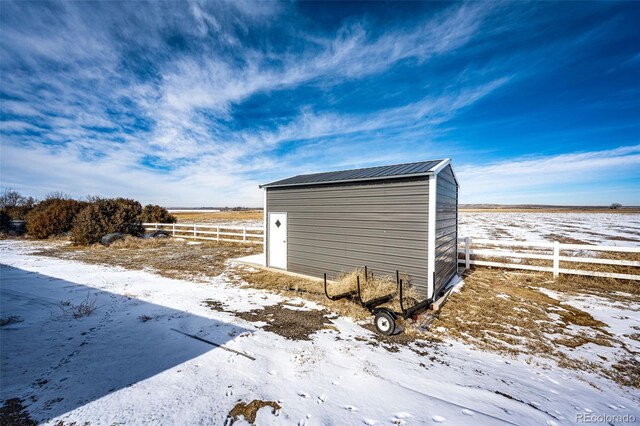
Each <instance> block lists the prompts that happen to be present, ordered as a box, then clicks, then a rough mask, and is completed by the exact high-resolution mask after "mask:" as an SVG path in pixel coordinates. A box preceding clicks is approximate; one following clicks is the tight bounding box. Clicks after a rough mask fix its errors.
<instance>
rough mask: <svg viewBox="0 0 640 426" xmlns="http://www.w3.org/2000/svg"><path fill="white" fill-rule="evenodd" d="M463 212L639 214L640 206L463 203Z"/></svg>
mask: <svg viewBox="0 0 640 426" xmlns="http://www.w3.org/2000/svg"><path fill="white" fill-rule="evenodd" d="M459 209H460V211H461V212H472V213H614V214H633V213H635V214H638V213H640V207H637V206H633V207H624V206H623V207H621V208H618V209H611V208H609V207H608V206H545V205H491V204H461V205H460V206H459Z"/></svg>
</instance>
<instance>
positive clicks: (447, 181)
mask: <svg viewBox="0 0 640 426" xmlns="http://www.w3.org/2000/svg"><path fill="white" fill-rule="evenodd" d="M436 187H437V193H436V259H435V269H436V279H435V285H434V294H435V295H437V294H438V292H439V291H440V290H441V289H442V287H443V286H444V285H446V284H447V283H448V282H449V280H450V279H451V278H452V277H453V276H454V275H455V274H456V273H457V266H458V254H457V247H458V185H457V184H456V181H455V178H454V177H453V172H452V170H451V166H450V165H449V166H447V167H445V168H444V169H443V170H442V171H441V172H440V173H438V177H437V184H436Z"/></svg>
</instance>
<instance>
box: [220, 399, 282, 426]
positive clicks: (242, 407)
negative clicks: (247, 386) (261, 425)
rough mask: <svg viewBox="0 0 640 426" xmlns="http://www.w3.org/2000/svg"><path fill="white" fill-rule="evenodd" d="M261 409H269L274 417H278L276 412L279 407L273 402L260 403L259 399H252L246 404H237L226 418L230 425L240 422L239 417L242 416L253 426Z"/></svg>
mask: <svg viewBox="0 0 640 426" xmlns="http://www.w3.org/2000/svg"><path fill="white" fill-rule="evenodd" d="M262 407H271V409H272V413H273V414H274V415H276V416H277V415H278V412H279V411H280V408H281V407H280V405H279V404H278V403H277V402H275V401H261V400H259V399H254V400H253V401H251V402H249V403H248V404H246V403H244V402H238V403H237V404H236V405H235V406H234V407H233V408H232V409H231V411H230V412H229V415H228V417H227V418H228V419H229V420H231V423H233V422H236V421H238V420H240V416H242V417H244V418H245V420H246V421H247V422H249V423H250V424H255V421H256V416H257V414H258V410H260V409H261V408H262ZM231 423H230V424H231Z"/></svg>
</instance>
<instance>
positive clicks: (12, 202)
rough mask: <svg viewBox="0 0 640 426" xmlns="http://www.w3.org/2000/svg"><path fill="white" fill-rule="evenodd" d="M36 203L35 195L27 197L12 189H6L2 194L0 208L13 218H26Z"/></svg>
mask: <svg viewBox="0 0 640 426" xmlns="http://www.w3.org/2000/svg"><path fill="white" fill-rule="evenodd" d="M35 204H36V200H35V199H34V198H33V197H25V196H23V195H22V194H20V193H19V192H18V191H14V190H12V189H5V190H4V192H3V193H2V194H1V195H0V209H1V210H4V212H5V213H6V214H7V215H8V216H9V218H11V219H15V220H22V219H24V218H25V217H26V216H27V213H29V211H31V209H32V208H33V207H34V205H35Z"/></svg>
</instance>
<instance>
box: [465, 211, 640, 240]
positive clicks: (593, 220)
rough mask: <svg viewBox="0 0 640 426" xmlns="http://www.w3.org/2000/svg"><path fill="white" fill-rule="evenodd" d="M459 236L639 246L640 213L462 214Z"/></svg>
mask: <svg viewBox="0 0 640 426" xmlns="http://www.w3.org/2000/svg"><path fill="white" fill-rule="evenodd" d="M459 235H460V236H462V237H472V238H490V239H501V240H520V241H560V242H568V243H576V244H605V245H616V246H636V247H637V246H640V214H619V213H494V212H482V213H473V212H460V229H459Z"/></svg>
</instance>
